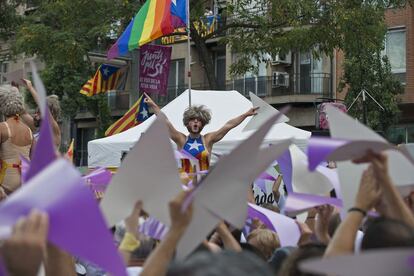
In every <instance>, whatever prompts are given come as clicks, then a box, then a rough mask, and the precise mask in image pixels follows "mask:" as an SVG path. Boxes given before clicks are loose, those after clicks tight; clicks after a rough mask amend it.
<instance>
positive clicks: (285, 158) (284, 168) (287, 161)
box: [277, 149, 293, 193]
mask: <svg viewBox="0 0 414 276" xmlns="http://www.w3.org/2000/svg"><path fill="white" fill-rule="evenodd" d="M277 163H278V164H279V168H280V171H281V173H282V175H283V183H284V184H285V187H286V190H287V192H288V193H293V186H292V177H293V171H292V157H291V155H290V150H289V149H288V150H287V151H285V153H284V154H283V155H282V156H280V157H279V158H278V159H277Z"/></svg>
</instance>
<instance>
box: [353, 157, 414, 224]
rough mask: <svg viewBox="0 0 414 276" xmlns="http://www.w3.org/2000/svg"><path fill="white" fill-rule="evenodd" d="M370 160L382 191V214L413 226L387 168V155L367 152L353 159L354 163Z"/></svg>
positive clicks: (409, 211) (407, 210)
mask: <svg viewBox="0 0 414 276" xmlns="http://www.w3.org/2000/svg"><path fill="white" fill-rule="evenodd" d="M364 162H371V164H372V168H373V170H374V174H375V177H376V179H377V182H378V183H379V186H380V187H381V189H382V191H383V198H382V199H383V203H384V204H385V206H386V210H385V211H386V212H385V213H383V215H384V216H386V217H389V218H393V219H398V220H401V221H403V222H404V223H406V224H407V225H409V226H411V227H414V216H413V213H412V212H411V210H410V208H409V207H408V206H407V204H405V202H404V199H403V198H402V197H401V195H400V193H399V192H398V190H397V188H396V187H395V185H394V183H393V181H392V179H391V177H390V175H389V169H388V157H387V155H385V154H378V153H374V152H371V151H370V152H368V154H367V155H366V156H365V157H363V158H361V159H359V160H355V163H364Z"/></svg>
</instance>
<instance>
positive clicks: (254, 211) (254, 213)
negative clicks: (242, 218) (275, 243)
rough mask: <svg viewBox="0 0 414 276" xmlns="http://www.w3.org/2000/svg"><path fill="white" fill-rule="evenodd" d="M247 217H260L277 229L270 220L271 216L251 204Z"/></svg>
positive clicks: (273, 228)
mask: <svg viewBox="0 0 414 276" xmlns="http://www.w3.org/2000/svg"><path fill="white" fill-rule="evenodd" d="M247 217H248V218H250V219H258V220H260V221H261V222H262V223H263V224H264V225H266V227H267V228H268V229H270V230H272V231H276V229H275V227H273V224H272V222H271V221H270V218H268V217H267V216H266V215H265V214H263V213H261V212H260V211H259V210H257V209H256V208H253V207H252V206H250V204H249V207H248V208H247Z"/></svg>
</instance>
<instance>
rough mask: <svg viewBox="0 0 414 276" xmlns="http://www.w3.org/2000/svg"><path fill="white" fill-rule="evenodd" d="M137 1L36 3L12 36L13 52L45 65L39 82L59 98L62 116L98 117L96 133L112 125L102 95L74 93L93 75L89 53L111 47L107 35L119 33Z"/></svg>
mask: <svg viewBox="0 0 414 276" xmlns="http://www.w3.org/2000/svg"><path fill="white" fill-rule="evenodd" d="M140 2H141V1H128V0H115V1H113V0H52V1H50V0H48V1H46V0H43V1H42V0H41V1H39V6H38V8H37V9H36V10H35V11H34V12H33V13H32V14H30V15H29V16H26V17H25V18H24V21H23V22H22V25H21V27H20V28H19V29H18V31H17V33H16V36H15V43H14V45H13V46H14V47H13V50H14V54H20V53H25V54H26V55H27V56H34V55H36V56H37V57H38V58H40V59H41V60H43V61H44V62H45V64H46V67H45V69H44V70H43V71H42V79H43V81H44V83H45V85H46V88H47V91H48V93H50V94H57V95H58V96H59V97H60V99H61V104H62V110H63V113H64V115H65V116H68V117H70V118H73V117H74V116H76V114H77V112H78V111H79V110H80V109H82V110H85V109H87V110H89V111H90V112H92V113H93V114H94V115H95V116H97V121H98V125H99V128H100V129H99V133H101V134H103V132H102V129H104V128H106V127H107V126H108V125H110V123H111V116H110V110H109V107H108V105H107V100H106V96H105V95H104V96H94V97H90V98H89V97H86V96H84V95H81V94H80V93H79V90H80V89H81V87H82V85H83V84H85V83H86V81H87V80H88V79H89V78H91V77H92V76H93V74H94V69H95V68H91V66H92V65H91V63H90V61H89V57H88V52H90V51H102V52H104V50H105V49H107V47H108V46H109V44H110V43H112V41H111V40H110V37H109V33H110V32H115V33H120V32H122V31H123V27H124V26H126V25H127V24H128V23H129V21H130V20H131V18H132V16H133V15H134V14H135V13H136V12H137V10H138V8H139V6H140V4H141V3H140ZM119 23H120V24H119Z"/></svg>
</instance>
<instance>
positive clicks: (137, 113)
mask: <svg viewBox="0 0 414 276" xmlns="http://www.w3.org/2000/svg"><path fill="white" fill-rule="evenodd" d="M144 98H145V96H144V95H141V97H139V99H138V101H137V102H136V103H135V104H134V105H133V106H132V107H131V108H130V109H129V110H128V111H127V113H125V115H124V116H122V117H121V118H120V119H119V120H118V121H116V122H115V123H113V124H112V125H111V126H110V127H109V128H108V129H107V130H106V131H105V136H111V135H114V134H118V133H121V132H123V131H125V130H127V129H130V128H131V127H134V126H137V125H139V124H140V123H142V122H144V121H145V120H146V119H148V118H149V117H151V115H152V113H150V112H149V108H148V104H147V103H146V102H145V101H144Z"/></svg>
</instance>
